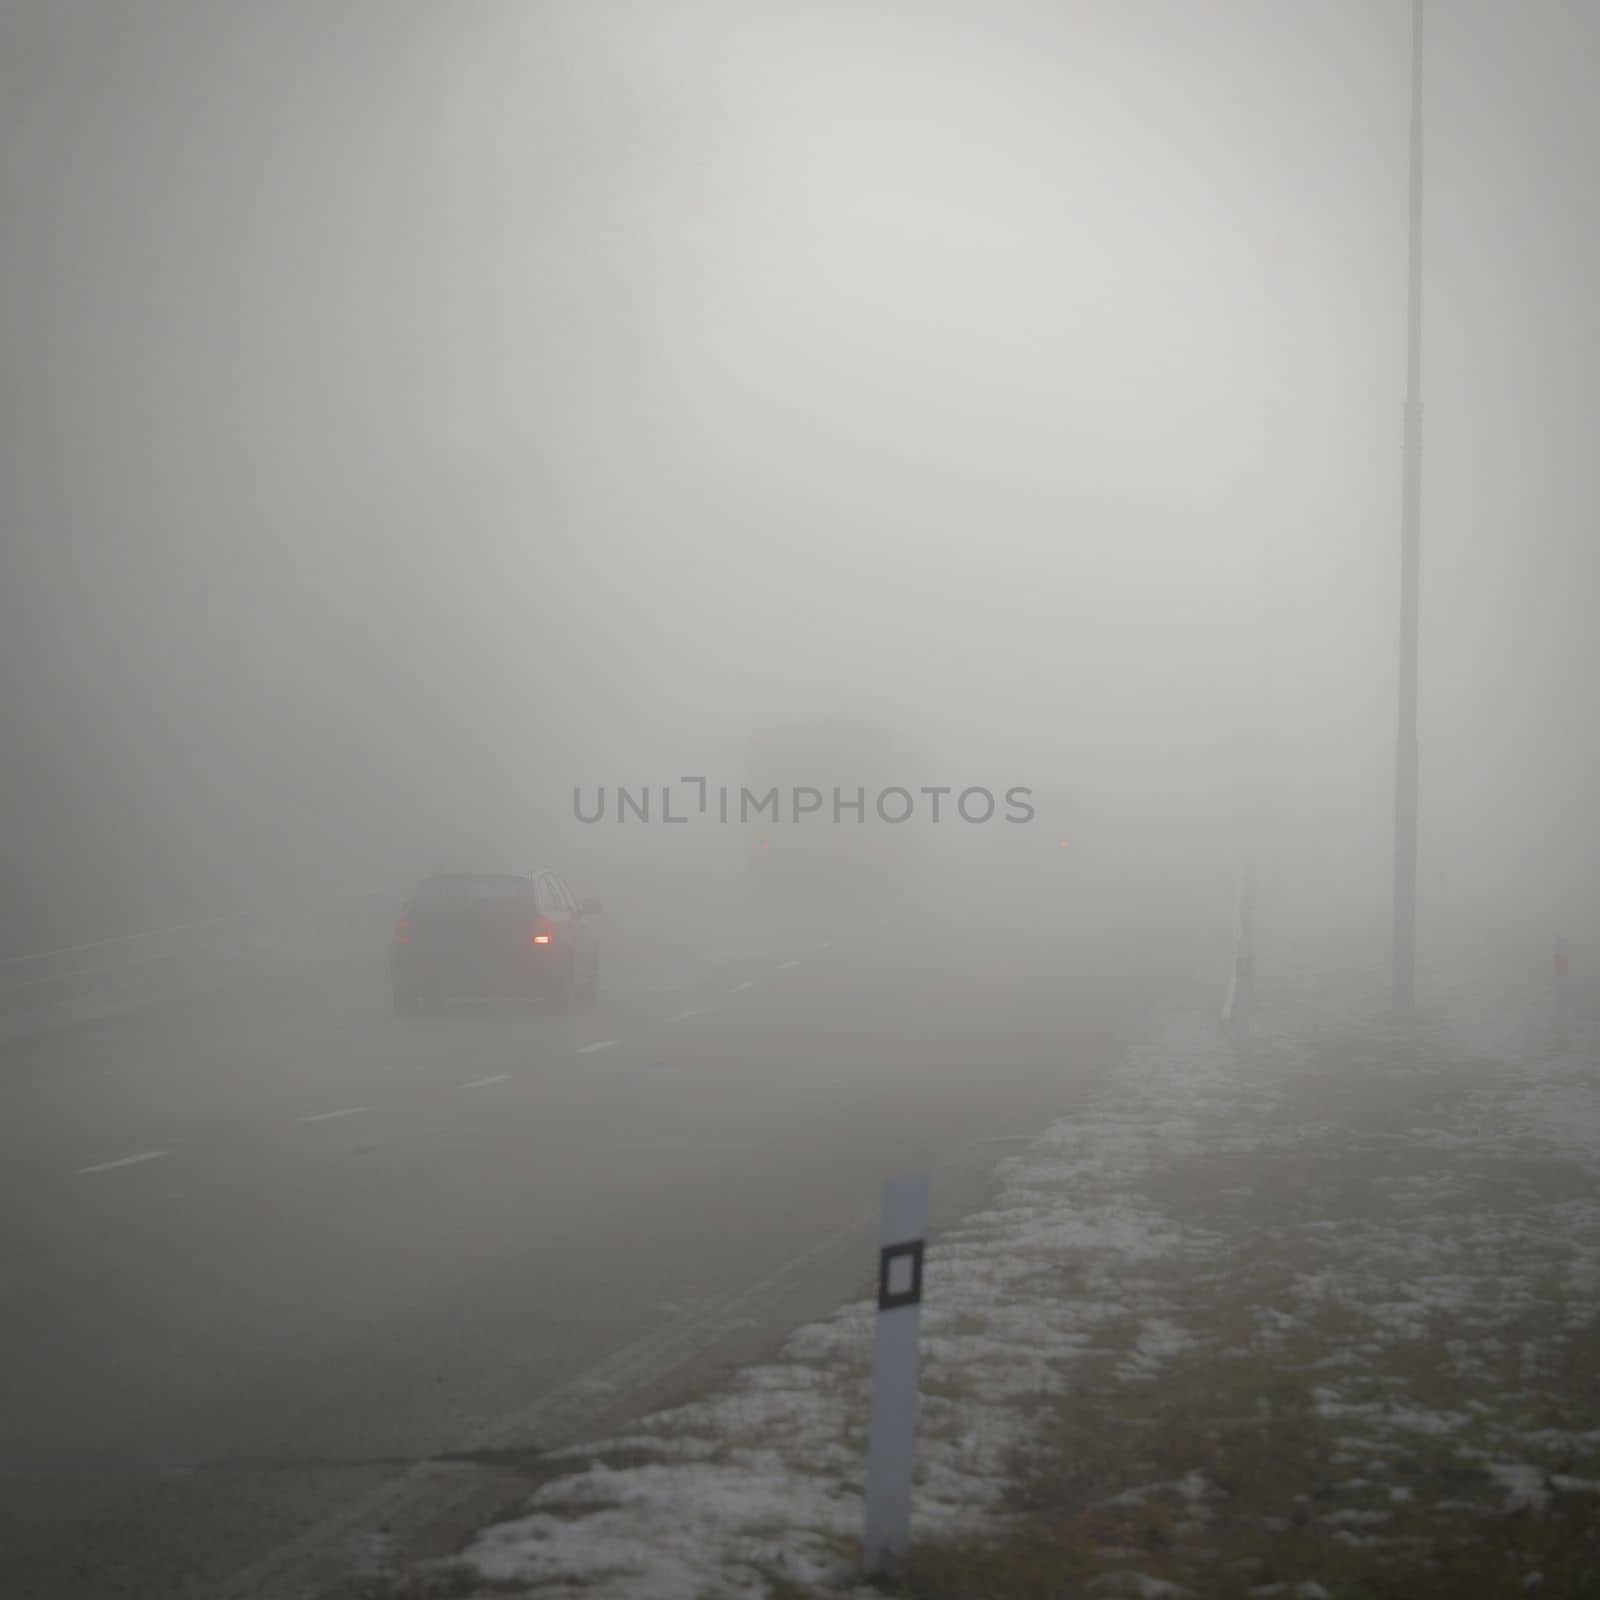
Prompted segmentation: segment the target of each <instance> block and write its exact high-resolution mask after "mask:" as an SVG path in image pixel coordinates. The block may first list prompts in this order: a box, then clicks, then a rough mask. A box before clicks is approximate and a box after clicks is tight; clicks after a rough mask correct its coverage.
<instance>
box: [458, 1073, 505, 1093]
mask: <svg viewBox="0 0 1600 1600" xmlns="http://www.w3.org/2000/svg"><path fill="white" fill-rule="evenodd" d="M510 1082H511V1074H510V1073H509V1072H499V1073H496V1074H495V1076H494V1077H492V1078H474V1079H473V1080H472V1082H471V1083H464V1084H462V1086H461V1087H462V1088H463V1089H487V1088H488V1087H489V1085H490V1084H491V1083H510Z"/></svg>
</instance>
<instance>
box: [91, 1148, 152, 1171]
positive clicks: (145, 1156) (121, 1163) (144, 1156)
mask: <svg viewBox="0 0 1600 1600" xmlns="http://www.w3.org/2000/svg"><path fill="white" fill-rule="evenodd" d="M166 1153H167V1152H166V1151H165V1150H142V1151H140V1152H139V1154H138V1155H136V1156H121V1157H119V1158H118V1159H117V1160H116V1161H101V1162H98V1163H97V1164H96V1165H94V1166H92V1167H79V1168H78V1174H79V1176H80V1177H81V1176H82V1175H83V1174H84V1173H86V1172H114V1171H115V1170H116V1169H117V1168H118V1167H136V1166H138V1165H139V1163H140V1162H141V1161H159V1160H160V1159H161V1158H162V1156H164V1155H165V1154H166Z"/></svg>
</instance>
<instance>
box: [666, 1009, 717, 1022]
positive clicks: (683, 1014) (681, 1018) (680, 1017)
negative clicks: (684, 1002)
mask: <svg viewBox="0 0 1600 1600" xmlns="http://www.w3.org/2000/svg"><path fill="white" fill-rule="evenodd" d="M706 1009H707V1008H706V1007H705V1006H690V1007H689V1009H688V1010H687V1011H680V1012H679V1013H678V1014H677V1016H675V1017H668V1018H667V1021H668V1022H687V1021H688V1020H689V1018H690V1017H703V1016H705V1014H706Z"/></svg>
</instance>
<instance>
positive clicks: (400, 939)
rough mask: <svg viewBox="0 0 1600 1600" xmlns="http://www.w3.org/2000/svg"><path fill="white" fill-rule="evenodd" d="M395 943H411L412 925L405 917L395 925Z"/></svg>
mask: <svg viewBox="0 0 1600 1600" xmlns="http://www.w3.org/2000/svg"><path fill="white" fill-rule="evenodd" d="M394 942H395V943H396V944H410V943H411V924H410V923H409V922H408V921H406V919H405V918H404V917H401V919H400V920H399V921H398V922H397V923H395V925H394Z"/></svg>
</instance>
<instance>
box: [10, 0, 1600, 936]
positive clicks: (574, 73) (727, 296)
mask: <svg viewBox="0 0 1600 1600" xmlns="http://www.w3.org/2000/svg"><path fill="white" fill-rule="evenodd" d="M1432 12H1433V16H1432V22H1431V47H1430V56H1429V62H1428V90H1427V95H1428V98H1427V106H1428V118H1429V143H1428V182H1429V194H1428V211H1427V243H1426V250H1427V260H1426V293H1427V297H1428V298H1427V322H1426V335H1425V350H1424V395H1425V400H1426V402H1427V411H1426V424H1425V426H1426V444H1425V486H1424V512H1423V516H1424V534H1423V537H1424V591H1423V604H1424V612H1423V706H1422V715H1423V724H1422V734H1423V769H1422V783H1423V807H1424V811H1423V827H1424V835H1423V849H1424V857H1423V886H1424V915H1425V917H1426V916H1428V915H1430V914H1433V915H1437V914H1439V908H1440V907H1442V906H1448V905H1450V904H1452V903H1453V902H1452V901H1451V900H1450V899H1449V898H1448V896H1450V895H1455V896H1457V897H1462V896H1466V895H1468V893H1469V891H1470V890H1471V889H1472V888H1473V886H1477V888H1478V889H1479V890H1480V891H1481V894H1482V896H1483V897H1484V899H1485V900H1486V902H1488V903H1491V904H1493V905H1494V906H1495V907H1496V908H1497V909H1498V910H1500V911H1503V912H1504V914H1506V915H1513V916H1516V917H1520V918H1526V919H1528V920H1529V921H1530V922H1534V921H1539V920H1543V921H1550V920H1566V921H1568V922H1571V921H1573V919H1575V918H1578V917H1580V916H1581V915H1584V914H1587V913H1586V908H1587V906H1588V903H1589V900H1590V899H1592V896H1588V895H1586V893H1585V891H1584V889H1583V887H1582V886H1583V885H1586V884H1592V883H1593V882H1594V881H1595V878H1596V874H1595V867H1596V864H1597V862H1600V834H1597V824H1596V822H1595V820H1594V818H1595V807H1594V803H1593V794H1594V777H1595V774H1596V772H1597V770H1600V746H1597V741H1600V735H1597V732H1596V727H1597V723H1600V719H1596V718H1595V717H1594V716H1593V714H1592V713H1591V712H1590V710H1589V709H1588V707H1589V696H1590V694H1591V692H1592V690H1593V688H1594V686H1595V684H1596V683H1597V682H1600V659H1597V650H1596V646H1595V644H1594V630H1593V627H1592V625H1591V610H1592V606H1593V597H1594V595H1595V593H1596V579H1597V577H1600V570H1597V569H1600V556H1597V554H1596V540H1595V531H1594V530H1595V511H1596V493H1595V489H1596V481H1595V470H1596V469H1595V467H1594V464H1593V453H1592V448H1591V441H1592V439H1593V436H1594V431H1595V423H1596V420H1597V407H1596V389H1595V383H1596V380H1595V377H1594V374H1595V372H1596V371H1597V370H1600V364H1597V359H1596V358H1597V356H1600V350H1597V348H1596V343H1597V334H1596V327H1595V321H1594V314H1593V311H1592V307H1591V304H1590V292H1589V290H1588V285H1589V284H1591V283H1592V282H1594V281H1596V278H1597V276H1600V260H1597V259H1596V258H1597V254H1600V251H1597V238H1600V230H1597V219H1596V205H1597V202H1596V200H1595V198H1594V197H1595V194H1596V192H1597V187H1596V183H1595V177H1596V173H1595V158H1594V155H1593V153H1592V152H1593V150H1594V148H1595V146H1596V143H1597V141H1596V138H1595V132H1596V130H1595V128H1594V126H1593V113H1592V111H1591V109H1590V105H1589V101H1590V98H1591V97H1590V93H1589V84H1588V82H1587V79H1586V77H1585V63H1586V62H1587V61H1588V60H1590V59H1592V54H1593V48H1594V45H1595V43H1596V42H1597V41H1596V33H1597V13H1596V11H1595V10H1594V8H1591V7H1575V6H1570V5H1559V6H1558V5H1553V4H1524V5H1518V6H1514V7H1511V6H1505V5H1497V4H1479V3H1468V0H1457V3H1452V4H1448V5H1445V4H1436V5H1435V6H1434V7H1433V8H1432ZM1407 13H1408V8H1407V7H1406V6H1404V5H1402V4H1397V3H1390V0H1381V3H1380V0H1363V3H1347V0H1340V3H1337V4H1335V3H1317V4H1312V3H1304V4H1295V5H1288V6H1285V5H1281V4H1265V3H1245V0H1240V3H1237V4H1217V5H1214V6H1208V7H1198V6H1194V5H1190V4H1179V3H1169V4H1165V5H1150V4H1116V5H1112V4H1099V5H1068V4H1054V5H1042V4H1020V3H1012V4H989V5H982V6H979V5H976V4H962V5H955V4H926V3H919V4H916V5H911V4H879V5H874V6H860V5H843V4H807V5H799V4H777V3H771V0H762V3H755V4H752V3H748V0H743V3H733V0H726V3H718V4H709V3H682V4H676V3H674V4H667V3H660V4H637V5H622V4H609V3H596V0H581V3H578V0H574V3H570V4H511V3H501V4H483V3H468V4H457V5H450V6H428V5H422V4H415V3H391V0H385V3H383V4H377V3H371V4H365V3H363V4H344V5H325V4H318V5H311V4H286V5H274V6H270V7H269V6H246V5H231V6H229V5H215V4H212V5H203V4H177V3H170V0H163V3H138V4H130V5H113V4H103V5H88V4H69V5H61V4H49V5H46V4H42V3H22V4H18V3H15V0H13V3H12V4H10V5H9V6H8V7H7V8H6V11H5V14H4V17H3V18H0V150H3V152H4V155H3V158H0V159H3V162H4V165H3V168H0V202H3V214H4V216H5V218H6V226H5V230H4V242H3V244H0V250H3V252H4V289H3V291H0V340H3V345H0V349H3V351H4V374H3V379H0V406H3V408H4V410H3V416H4V418H5V427H4V430H3V440H0V453H3V454H0V466H3V471H0V509H3V512H4V518H5V523H4V526H5V550H4V556H3V560H4V563H5V569H4V607H5V612H4V635H3V637H4V644H3V645H0V649H3V651H4V667H5V673H6V681H7V684H8V697H7V711H6V738H7V741H8V747H9V750H10V752H11V760H10V761H9V762H8V766H9V767H10V769H11V771H12V772H13V774H14V775H15V780H16V781H14V782H13V783H12V784H11V785H9V786H8V810H9V811H10V813H11V814H12V816H13V817H14V818H15V819H16V820H15V822H14V824H13V826H12V827H11V829H10V831H9V835H8V838H7V842H6V844H7V855H8V858H9V862H10V865H9V871H10V875H11V881H12V882H13V883H14V884H16V885H19V886H26V890H27V892H28V893H30V894H31V895H32V896H33V897H34V900H35V902H36V903H38V904H39V905H40V906H41V910H40V912H39V918H40V923H41V927H40V936H41V937H51V936H54V932H59V933H62V934H65V935H68V936H76V935H77V934H78V933H79V932H80V931H83V930H85V929H86V930H87V932H89V933H93V932H97V931H100V929H99V928H98V927H95V926H91V925H90V924H92V923H93V922H94V921H95V919H96V918H102V919H108V920H116V919H122V920H124V921H127V920H132V921H138V920H139V919H140V918H143V917H153V918H159V917H164V916H170V915H172V914H173V913H175V912H182V911H183V910H184V909H185V908H186V907H187V906H188V905H189V904H191V903H200V902H205V903H207V904H208V905H221V904H223V903H225V902H227V901H229V899H230V897H241V896H245V895H249V894H253V893H259V892H261V889H262V887H263V885H264V884H265V883H269V882H270V883H275V884H276V883H283V882H294V883H302V882H303V883H306V884H316V883H319V882H325V881H327V880H328V879H329V877H330V876H332V877H334V878H337V877H338V876H339V875H340V874H341V873H344V874H348V876H349V877H350V878H351V879H352V880H354V879H359V878H363V877H364V876H369V875H371V874H373V873H377V872H381V871H385V870H389V869H390V868H391V866H395V867H396V869H398V868H397V864H398V863H399V862H401V861H408V860H412V859H420V858H421V857H422V856H423V855H424V854H426V853H427V852H428V851H429V850H430V849H433V848H434V847H435V845H436V844H437V847H438V848H441V849H443V848H445V847H446V839H445V836H446V835H448V836H449V839H450V846H449V847H451V848H454V847H456V845H458V844H459V845H463V846H464V845H465V844H467V843H468V842H471V841H479V840H481V841H483V842H484V843H485V845H487V843H488V841H490V840H501V839H504V838H505V837H506V836H507V834H508V833H510V832H514V830H515V828H516V826H517V825H518V819H520V818H522V817H527V818H531V819H537V825H538V826H544V827H549V828H551V829H552V830H554V829H555V828H556V821H555V818H556V817H557V816H558V815H559V813H560V812H561V811H562V810H563V809H564V808H565V806H566V803H567V799H568V789H569V785H570V782H571V781H572V780H573V779H574V778H575V777H576V778H581V779H582V780H583V781H587V782H595V781H616V780H618V779H623V780H626V781H634V782H645V781H650V782H660V781H663V780H664V779H669V778H672V777H674V776H676V775H677V774H678V773H679V772H680V771H694V770H700V769H701V768H703V767H705V766H706V765H708V764H710V763H712V762H715V761H717V760H722V761H724V762H725V763H726V764H727V767H728V769H729V770H730V771H731V769H732V767H733V764H734V763H735V761H736V759H737V748H738V742H739V740H740V739H741V738H742V736H743V733H744V731H745V730H746V729H747V728H749V727H750V726H751V725H752V723H755V722H758V721H760V720H762V719H763V718H767V717H771V716H775V715H779V714H783V713H787V712H799V711H804V710H806V709H808V708H815V707H817V706H823V707H831V706H836V705H839V704H841V703H851V704H856V705H863V706H866V707H869V708H873V709H876V710H877V711H878V712H879V713H880V714H881V715H883V716H885V717H886V718H888V719H890V720H892V721H894V722H895V723H897V724H898V725H901V726H903V727H905V728H906V729H908V730H911V731H913V732H914V734H915V737H916V740H917V742H918V744H919V747H920V748H923V749H925V750H927V751H929V752H930V754H929V757H928V760H929V764H930V770H929V771H928V772H926V773H913V774H911V775H910V777H911V778H912V779H913V780H915V779H925V780H926V781H948V780H949V778H951V777H953V778H955V779H956V781H963V780H965V779H966V778H967V777H968V775H969V774H970V775H971V776H972V779H973V781H990V782H994V783H996V784H1005V783H1010V782H1030V781H1039V782H1043V781H1046V780H1050V781H1060V782H1063V783H1065V784H1066V785H1068V786H1069V787H1070V788H1071V789H1072V790H1073V791H1074V793H1075V794H1076V795H1077V810H1076V812H1075V814H1074V819H1073V826H1074V828H1076V829H1078V830H1079V833H1080V836H1081V838H1082V839H1083V841H1084V845H1085V848H1093V849H1099V850H1105V851H1111V852H1113V853H1116V854H1118V855H1119V858H1123V859H1127V860H1130V861H1137V862H1142V863H1143V865H1144V867H1145V869H1147V870H1148V871H1149V872H1151V873H1152V874H1157V873H1159V872H1162V871H1171V872H1175V873H1177V872H1182V871H1185V870H1188V869H1189V868H1195V867H1199V866H1201V865H1203V864H1205V863H1209V862H1212V861H1214V860H1216V859H1219V858H1220V857H1223V856H1227V855H1229V854H1231V853H1233V852H1236V851H1237V849H1238V848H1239V847H1240V844H1241V840H1242V839H1243V838H1244V836H1245V835H1246V834H1247V833H1249V832H1250V831H1251V830H1250V827H1249V825H1248V819H1250V818H1252V817H1256V816H1259V818H1260V819H1261V820H1260V822H1259V824H1258V826H1257V828H1256V834H1257V837H1258V838H1259V840H1260V841H1261V842H1262V848H1263V849H1264V850H1265V851H1266V852H1267V854H1268V855H1269V856H1270V857H1271V858H1272V860H1273V861H1274V862H1275V863H1276V869H1275V870H1276V871H1277V872H1278V873H1279V875H1280V878H1281V880H1282V884H1283V893H1284V895H1285V896H1286V897H1290V898H1292V897H1294V896H1318V895H1320V896H1327V897H1330V898H1332V899H1335V900H1339V901H1341V903H1342V904H1344V905H1347V906H1348V907H1349V908H1350V909H1351V910H1352V914H1354V915H1366V914H1368V912H1369V911H1370V910H1371V909H1372V908H1373V907H1378V908H1379V909H1381V905H1382V900H1383V896H1384V894H1385V893H1386V876H1387V870H1388V848H1389V844H1388V839H1389V834H1388V826H1389V823H1388V818H1389V806H1390V800H1391V785H1392V768H1391V747H1392V739H1393V695H1394V655H1395V648H1394V635H1395V615H1396V603H1397V602H1396V593H1395V591H1396V573H1397V559H1398V558H1397V542H1398V520H1399V484H1400V470H1399V446H1400V401H1401V396H1402V390H1403V383H1404V372H1403V353H1404V345H1403V327H1402V323H1403V316H1404V290H1405V279H1404V224H1405V211H1404V206H1405V189H1404V185H1405V171H1406V168H1405V136H1406V117H1407V106H1406V89H1407V55H1406V52H1407V47H1408V14H1407ZM69 869H70V870H71V871H73V872H75V873H77V874H78V875H79V877H83V876H87V877H88V878H90V879H92V880H93V882H94V888H93V890H92V891H88V890H85V889H84V888H83V887H82V885H81V884H79V885H78V886H77V887H75V888H74V890H73V893H72V896H71V897H70V898H71V899H72V900H73V902H74V904H75V905H76V906H77V909H76V910H74V911H72V912H71V913H70V914H69V913H66V912H62V913H61V914H60V915H58V916H57V917H56V918H55V921H56V922H60V923H62V924H66V923H71V924H72V926H70V927H69V926H65V925H63V926H62V927H60V928H58V929H54V931H53V932H52V930H51V929H49V928H46V927H45V926H44V924H45V923H47V922H49V921H50V920H51V919H50V918H48V917H46V916H45V913H44V910H43V909H42V906H43V902H44V900H48V899H52V898H53V899H56V900H59V899H61V897H60V896H58V895H53V891H52V890H51V887H50V886H51V884H53V883H57V882H59V881H60V878H59V875H60V874H62V873H65V872H68V871H69ZM1209 870H1210V869H1209V867H1205V869H1204V871H1200V872H1199V873H1198V877H1199V878H1202V879H1203V878H1204V877H1205V872H1207V871H1209ZM108 885H115V891H114V892H112V891H111V890H110V888H108V887H107V886H108ZM17 892H19V893H20V892H23V890H22V888H20V887H19V889H18V890H17Z"/></svg>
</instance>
